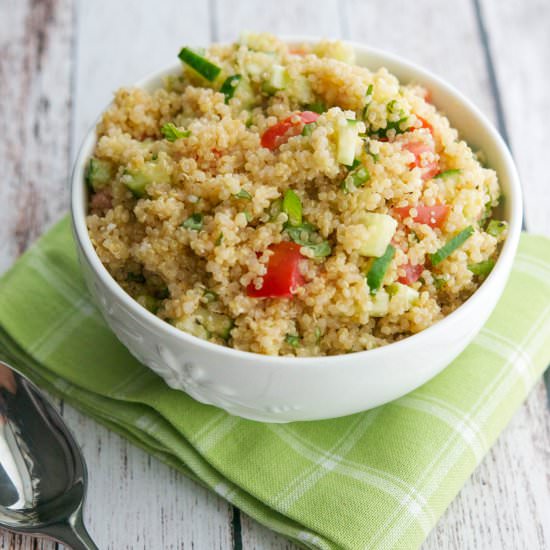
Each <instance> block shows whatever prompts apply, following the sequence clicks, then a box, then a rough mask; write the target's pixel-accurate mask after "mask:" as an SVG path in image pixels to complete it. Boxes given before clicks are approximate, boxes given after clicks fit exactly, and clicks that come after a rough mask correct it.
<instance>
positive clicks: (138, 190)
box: [122, 161, 170, 199]
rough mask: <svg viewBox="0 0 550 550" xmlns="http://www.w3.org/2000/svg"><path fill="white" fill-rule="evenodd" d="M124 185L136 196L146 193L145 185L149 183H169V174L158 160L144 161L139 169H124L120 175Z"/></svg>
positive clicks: (142, 195) (143, 195) (139, 196)
mask: <svg viewBox="0 0 550 550" xmlns="http://www.w3.org/2000/svg"><path fill="white" fill-rule="evenodd" d="M122 181H123V182H124V185H126V187H127V188H128V189H129V190H130V191H131V192H132V194H133V195H134V196H135V197H136V198H138V199H139V198H142V197H145V196H146V195H147V186H148V185H149V184H150V183H169V182H170V174H169V173H168V172H167V171H166V169H165V168H164V167H163V165H162V164H159V163H158V162H154V161H149V162H146V163H145V164H144V165H143V167H142V168H140V169H139V170H126V172H125V173H124V175H123V177H122Z"/></svg>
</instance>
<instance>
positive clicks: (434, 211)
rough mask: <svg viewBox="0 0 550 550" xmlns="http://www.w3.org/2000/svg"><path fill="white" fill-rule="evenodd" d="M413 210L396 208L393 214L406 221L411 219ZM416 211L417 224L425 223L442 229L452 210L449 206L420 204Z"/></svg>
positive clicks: (406, 207) (402, 207) (403, 207)
mask: <svg viewBox="0 0 550 550" xmlns="http://www.w3.org/2000/svg"><path fill="white" fill-rule="evenodd" d="M411 208H413V207H412V206H401V207H399V208H394V209H393V212H394V213H395V214H396V215H397V217H398V218H400V219H401V220H404V219H405V218H407V217H409V212H410V210H411ZM414 209H415V210H416V211H417V214H416V216H415V217H414V218H413V220H414V221H415V222H418V223H425V224H426V225H429V226H430V227H441V226H442V225H443V224H444V223H445V220H446V219H447V216H448V215H449V211H450V209H451V208H450V206H449V205H447V204H434V205H433V206H424V205H423V204H419V205H417V206H415V207H414Z"/></svg>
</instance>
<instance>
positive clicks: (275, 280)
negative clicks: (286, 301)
mask: <svg viewBox="0 0 550 550" xmlns="http://www.w3.org/2000/svg"><path fill="white" fill-rule="evenodd" d="M300 248H301V247H300V245H298V244H296V243H291V242H287V241H283V242H280V243H277V244H272V245H271V246H270V247H269V249H270V250H272V251H273V254H271V256H270V257H269V260H268V262H267V272H266V274H265V275H264V276H263V284H262V286H261V288H256V287H255V286H254V284H253V283H250V284H249V285H248V286H247V287H246V294H247V296H250V297H251V298H290V297H292V295H293V294H294V293H295V292H296V290H297V289H298V288H299V287H301V286H302V285H303V284H304V278H303V276H302V274H301V273H300V260H302V259H303V256H302V255H301V254H300Z"/></svg>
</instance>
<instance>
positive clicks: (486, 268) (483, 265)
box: [468, 259, 495, 277]
mask: <svg viewBox="0 0 550 550" xmlns="http://www.w3.org/2000/svg"><path fill="white" fill-rule="evenodd" d="M493 267H495V261H494V260H492V259H488V260H485V261H484V262H479V263H477V264H468V269H469V270H470V271H471V272H472V273H473V274H474V275H478V276H479V277H487V275H489V273H491V271H492V269H493Z"/></svg>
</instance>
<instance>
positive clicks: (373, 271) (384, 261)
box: [367, 244, 395, 294]
mask: <svg viewBox="0 0 550 550" xmlns="http://www.w3.org/2000/svg"><path fill="white" fill-rule="evenodd" d="M394 256H395V248H394V247H393V246H392V245H391V244H389V245H388V247H387V248H386V251H385V252H384V254H382V256H380V257H379V258H376V260H374V262H372V265H371V268H370V269H369V272H368V273H367V284H368V285H369V288H370V293H371V294H376V293H377V292H378V289H379V288H380V286H381V285H382V280H383V279H384V275H385V274H386V271H387V270H388V267H389V266H390V263H391V261H392V260H393V257H394Z"/></svg>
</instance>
